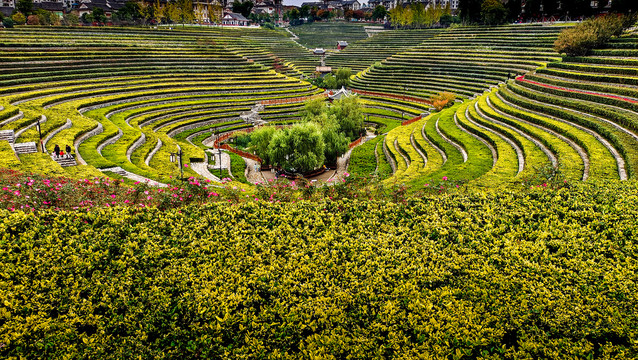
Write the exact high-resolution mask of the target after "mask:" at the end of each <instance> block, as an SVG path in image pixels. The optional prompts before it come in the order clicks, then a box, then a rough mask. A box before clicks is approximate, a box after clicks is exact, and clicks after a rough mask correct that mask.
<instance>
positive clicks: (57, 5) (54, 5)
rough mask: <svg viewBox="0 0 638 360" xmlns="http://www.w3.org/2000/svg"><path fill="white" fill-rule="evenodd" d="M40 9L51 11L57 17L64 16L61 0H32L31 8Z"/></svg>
mask: <svg viewBox="0 0 638 360" xmlns="http://www.w3.org/2000/svg"><path fill="white" fill-rule="evenodd" d="M36 9H42V10H46V11H50V12H52V13H53V14H54V15H56V16H57V17H58V18H59V19H62V18H63V17H64V3H63V2H62V1H42V2H34V3H33V10H36Z"/></svg>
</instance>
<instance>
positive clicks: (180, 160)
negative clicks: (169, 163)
mask: <svg viewBox="0 0 638 360" xmlns="http://www.w3.org/2000/svg"><path fill="white" fill-rule="evenodd" d="M179 173H180V175H181V178H182V179H181V180H182V182H183V181H184V165H183V164H182V149H179Z"/></svg>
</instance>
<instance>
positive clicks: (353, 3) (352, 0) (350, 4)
mask: <svg viewBox="0 0 638 360" xmlns="http://www.w3.org/2000/svg"><path fill="white" fill-rule="evenodd" d="M341 8H342V9H343V10H344V11H345V10H353V11H357V10H359V9H361V3H360V2H358V1H357V0H344V1H341Z"/></svg>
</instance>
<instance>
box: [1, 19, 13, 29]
mask: <svg viewBox="0 0 638 360" xmlns="http://www.w3.org/2000/svg"><path fill="white" fill-rule="evenodd" d="M2 26H4V27H6V28H7V29H11V28H12V27H13V19H11V18H9V17H6V18H4V19H2Z"/></svg>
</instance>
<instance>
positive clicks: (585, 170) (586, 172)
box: [487, 97, 590, 181]
mask: <svg viewBox="0 0 638 360" xmlns="http://www.w3.org/2000/svg"><path fill="white" fill-rule="evenodd" d="M487 105H488V106H489V107H490V108H491V109H492V110H493V111H495V112H496V113H497V114H499V115H501V116H504V117H508V118H511V119H513V120H515V121H518V122H520V123H523V124H526V125H529V126H532V127H535V128H537V129H539V130H541V131H544V132H546V133H548V134H551V135H553V136H555V137H557V138H559V139H560V140H562V141H563V142H565V143H567V145H569V146H570V147H571V148H572V149H574V150H575V151H576V152H577V153H578V156H580V158H581V160H582V161H583V177H582V178H581V179H582V180H583V181H585V180H587V179H588V178H589V164H590V163H589V155H587V152H586V151H585V150H584V149H583V148H582V147H581V146H580V145H578V144H576V143H575V142H574V141H573V140H572V139H569V138H567V137H565V136H563V135H562V134H559V133H557V132H556V131H554V130H551V129H549V128H546V127H544V126H541V125H538V124H535V123H533V122H530V121H527V120H523V119H521V118H520V117H518V116H515V115H512V114H508V113H505V112H503V111H501V110H500V109H498V108H496V107H495V106H494V105H493V104H492V102H491V101H490V98H489V97H487Z"/></svg>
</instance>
